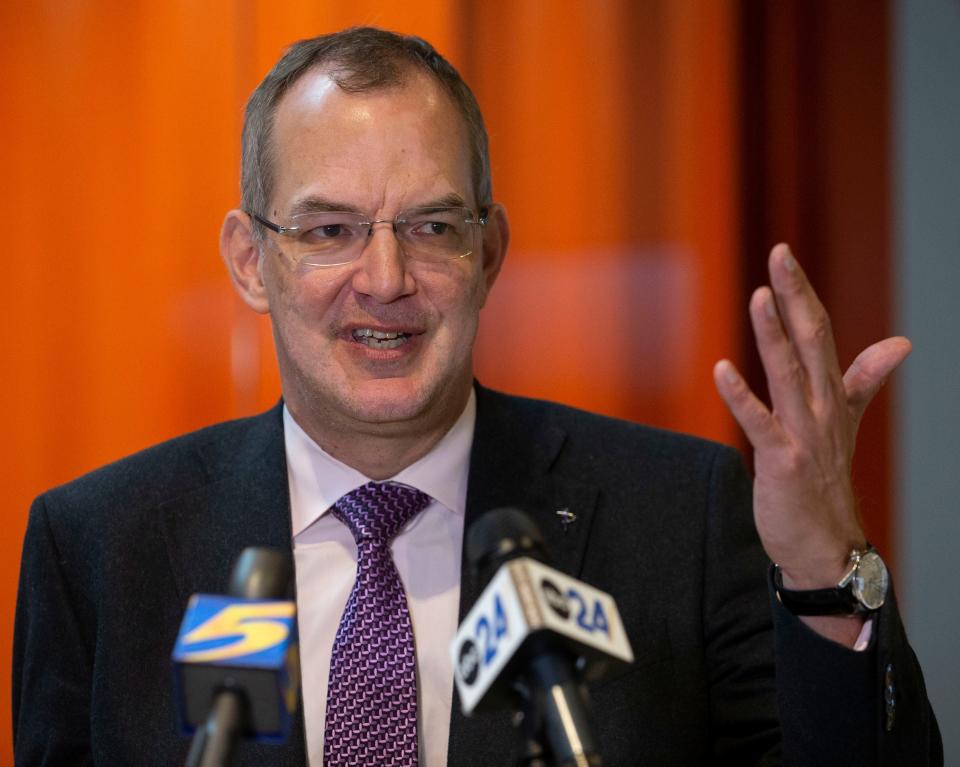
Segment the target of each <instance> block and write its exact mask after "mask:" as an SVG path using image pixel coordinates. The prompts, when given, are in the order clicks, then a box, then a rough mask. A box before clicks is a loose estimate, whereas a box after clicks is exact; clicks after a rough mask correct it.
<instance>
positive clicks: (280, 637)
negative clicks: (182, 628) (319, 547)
mask: <svg viewBox="0 0 960 767" xmlns="http://www.w3.org/2000/svg"><path fill="white" fill-rule="evenodd" d="M293 614H294V605H293V602H259V603H252V604H235V605H228V606H227V607H225V608H224V609H222V610H220V611H219V612H217V613H216V614H215V615H213V616H212V617H211V618H208V619H207V620H206V621H204V622H203V623H201V624H200V625H199V626H197V627H196V628H195V629H193V631H191V632H190V633H189V634H187V635H186V636H185V637H184V638H183V641H184V644H187V645H191V644H197V643H199V642H207V641H210V640H215V639H227V638H229V637H234V641H232V642H229V643H228V644H225V645H222V646H220V647H214V648H210V649H207V650H194V651H193V652H190V651H187V652H185V653H184V655H183V660H184V661H186V662H187V663H205V662H208V661H221V660H230V659H233V658H240V657H243V656H244V655H252V654H253V653H256V652H260V651H261V650H266V649H268V648H270V647H274V646H275V645H278V644H280V643H281V642H283V641H284V640H285V639H286V638H287V637H288V636H289V634H290V626H289V625H288V623H286V622H285V619H289V618H292V617H293Z"/></svg>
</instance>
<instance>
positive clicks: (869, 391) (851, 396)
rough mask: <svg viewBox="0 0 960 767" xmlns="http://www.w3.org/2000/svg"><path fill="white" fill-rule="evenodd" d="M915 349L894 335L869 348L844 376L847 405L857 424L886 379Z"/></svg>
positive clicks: (903, 339) (858, 356) (901, 337)
mask: <svg viewBox="0 0 960 767" xmlns="http://www.w3.org/2000/svg"><path fill="white" fill-rule="evenodd" d="M912 348H913V346H912V344H911V343H910V341H909V340H908V339H906V338H904V337H903V336H894V337H893V338H886V339H884V340H883V341H878V342H877V343H875V344H873V345H872V346H868V347H867V348H866V349H864V350H863V351H862V352H860V354H859V355H857V358H856V359H855V360H854V361H853V363H852V364H851V365H850V367H849V368H847V372H846V373H845V374H844V376H843V386H844V389H845V390H846V394H847V406H848V407H849V409H850V413H851V415H852V416H853V418H854V421H856V422H859V421H860V418H861V417H862V416H863V411H864V410H866V407H867V405H869V404H870V400H872V399H873V397H874V395H875V394H876V393H877V392H878V391H879V390H880V387H881V386H883V383H884V381H886V379H887V377H888V376H889V375H890V374H891V373H892V372H893V371H894V370H895V369H896V368H897V367H898V366H899V365H900V363H901V362H903V361H904V360H905V359H906V358H907V356H908V355H909V354H910V351H911V350H912Z"/></svg>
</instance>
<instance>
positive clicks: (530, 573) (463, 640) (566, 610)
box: [450, 557, 633, 714]
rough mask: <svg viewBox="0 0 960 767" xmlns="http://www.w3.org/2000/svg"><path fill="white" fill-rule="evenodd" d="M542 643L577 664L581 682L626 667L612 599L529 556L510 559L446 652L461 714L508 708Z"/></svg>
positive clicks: (625, 645) (628, 659) (627, 655)
mask: <svg viewBox="0 0 960 767" xmlns="http://www.w3.org/2000/svg"><path fill="white" fill-rule="evenodd" d="M545 636H549V639H550V641H551V642H552V643H554V644H555V645H556V646H558V647H560V648H563V649H564V650H566V651H567V652H569V654H570V655H571V656H572V657H575V658H581V659H582V661H581V664H582V666H583V679H584V680H585V681H591V680H594V679H600V678H603V677H605V676H607V675H609V674H611V673H615V672H616V671H617V670H618V669H619V668H623V667H624V666H626V665H629V664H631V663H632V662H633V651H632V650H631V648H630V642H629V640H628V639H627V635H626V631H625V629H624V627H623V622H622V621H621V619H620V613H619V612H618V610H617V606H616V604H615V603H614V600H613V597H611V596H610V595H609V594H606V593H604V592H603V591H600V590H599V589H595V588H593V587H592V586H588V585H587V584H585V583H582V582H581V581H578V580H576V579H575V578H571V577H570V576H568V575H565V574H564V573H561V572H560V571H558V570H555V569H554V568H552V567H549V566H547V565H545V564H543V563H542V562H538V561H536V560H534V559H531V558H529V557H520V558H517V559H512V560H510V561H508V562H506V564H504V565H503V566H502V567H501V568H500V569H499V571H497V573H496V575H494V577H493V578H492V579H491V581H490V583H489V584H488V585H487V587H486V589H484V591H483V593H482V594H481V595H480V598H479V599H478V600H477V602H476V604H475V605H474V606H473V608H472V609H471V610H470V612H469V613H468V614H467V617H466V619H465V620H464V621H463V623H462V624H461V626H460V628H459V630H458V631H457V634H456V636H455V637H454V640H453V642H452V644H451V646H450V657H451V659H452V661H453V669H454V679H455V681H456V685H457V691H458V692H459V694H460V701H461V704H462V707H463V712H464V714H470V713H471V712H473V711H474V710H488V709H495V708H503V707H512V704H513V702H514V701H515V698H516V694H515V692H514V690H513V682H514V680H515V679H516V678H517V676H518V675H519V674H521V673H522V669H523V666H524V664H525V663H526V662H527V661H528V660H529V659H530V657H531V655H532V654H534V653H535V652H537V651H538V649H539V647H540V646H541V643H540V642H539V640H540V639H542V638H544V637H545Z"/></svg>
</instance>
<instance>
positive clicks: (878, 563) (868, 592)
mask: <svg viewBox="0 0 960 767" xmlns="http://www.w3.org/2000/svg"><path fill="white" fill-rule="evenodd" d="M889 581H890V577H889V576H888V575H887V567H886V565H884V564H883V560H882V559H880V555H879V554H877V552H876V551H868V552H867V553H866V554H864V555H863V556H862V557H861V558H860V565H859V566H858V567H857V571H856V573H854V575H853V580H852V581H851V586H852V587H853V595H854V596H855V597H856V598H857V600H858V601H859V602H860V603H861V604H862V605H863V606H864V607H866V608H867V609H868V610H878V609H879V608H881V607H882V606H883V602H884V600H885V599H886V598H887V586H888V585H889Z"/></svg>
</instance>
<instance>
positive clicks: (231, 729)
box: [186, 690, 244, 767]
mask: <svg viewBox="0 0 960 767" xmlns="http://www.w3.org/2000/svg"><path fill="white" fill-rule="evenodd" d="M243 709H244V701H243V698H242V696H241V695H240V694H239V693H236V692H234V691H233V690H221V691H220V692H219V693H217V697H216V698H215V699H214V701H213V708H212V709H211V710H210V715H209V716H208V717H207V721H206V723H205V724H204V725H203V727H201V728H199V729H198V730H197V731H196V732H195V733H194V735H193V742H192V743H191V744H190V753H189V754H187V761H186V767H228V765H229V764H230V763H231V761H232V756H233V749H234V746H236V744H237V741H238V740H239V739H240V732H241V729H242V725H243V720H244V710H243Z"/></svg>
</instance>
